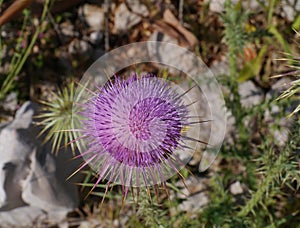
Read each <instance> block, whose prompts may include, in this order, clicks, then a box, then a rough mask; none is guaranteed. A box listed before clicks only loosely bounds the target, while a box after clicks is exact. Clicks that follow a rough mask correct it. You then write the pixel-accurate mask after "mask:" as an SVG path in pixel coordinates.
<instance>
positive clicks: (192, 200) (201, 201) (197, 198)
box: [178, 192, 209, 212]
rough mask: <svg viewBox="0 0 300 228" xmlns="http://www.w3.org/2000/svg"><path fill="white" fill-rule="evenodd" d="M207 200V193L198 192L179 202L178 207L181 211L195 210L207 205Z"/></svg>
mask: <svg viewBox="0 0 300 228" xmlns="http://www.w3.org/2000/svg"><path fill="white" fill-rule="evenodd" d="M208 202H209V198H208V196H207V194H206V193H204V192H200V193H198V194H196V195H193V196H191V197H189V198H188V199H187V200H185V201H183V202H182V203H181V204H179V206H178V208H179V210H181V211H188V212H196V211H199V209H201V208H203V207H204V206H205V205H207V204H208Z"/></svg>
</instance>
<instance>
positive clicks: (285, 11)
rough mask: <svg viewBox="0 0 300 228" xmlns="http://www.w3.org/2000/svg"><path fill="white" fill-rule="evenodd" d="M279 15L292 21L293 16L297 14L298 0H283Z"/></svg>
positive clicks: (298, 9)
mask: <svg viewBox="0 0 300 228" xmlns="http://www.w3.org/2000/svg"><path fill="white" fill-rule="evenodd" d="M281 4H282V12H281V15H282V16H284V17H286V18H287V19H288V20H289V21H294V19H295V17H296V16H298V15H299V11H300V1H299V0H285V1H282V3H281Z"/></svg>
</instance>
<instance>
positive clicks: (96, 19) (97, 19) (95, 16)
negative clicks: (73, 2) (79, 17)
mask: <svg viewBox="0 0 300 228" xmlns="http://www.w3.org/2000/svg"><path fill="white" fill-rule="evenodd" d="M82 13H83V16H84V19H85V20H86V22H87V24H88V25H89V26H90V28H91V29H92V30H93V31H103V30H104V24H105V9H104V8H103V7H99V6H96V5H91V4H84V5H83V7H82Z"/></svg>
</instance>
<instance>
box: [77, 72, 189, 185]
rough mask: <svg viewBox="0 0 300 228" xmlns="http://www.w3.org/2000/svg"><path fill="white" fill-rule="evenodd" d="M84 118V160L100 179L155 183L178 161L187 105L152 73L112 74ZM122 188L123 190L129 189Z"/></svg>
mask: <svg viewBox="0 0 300 228" xmlns="http://www.w3.org/2000/svg"><path fill="white" fill-rule="evenodd" d="M84 107H85V111H84V112H83V114H82V115H83V117H84V120H83V122H82V127H83V138H84V139H85V141H86V149H85V151H84V152H82V156H83V157H84V158H85V160H86V163H85V164H89V165H90V166H91V167H92V168H93V169H94V170H95V171H96V172H97V173H98V174H99V177H98V181H97V183H98V182H99V181H100V180H103V179H106V180H108V182H109V183H120V184H122V185H123V186H127V187H128V186H134V187H140V186H143V185H146V186H149V185H157V184H159V183H163V184H164V183H165V180H166V179H167V178H169V177H170V176H171V174H172V175H174V173H178V172H179V166H181V165H182V163H181V161H180V159H179V157H178V153H183V152H184V149H185V145H186V144H185V140H191V138H189V137H187V136H185V135H184V128H185V127H186V126H188V125H189V121H188V119H189V117H188V115H189V110H188V108H187V105H186V104H185V103H184V101H183V99H182V94H179V93H178V91H177V90H176V89H174V88H173V87H172V86H170V85H169V83H168V82H167V81H166V80H163V79H162V78H158V77H156V76H154V75H151V74H144V75H142V76H140V77H139V76H138V75H137V74H133V75H131V76H130V77H129V78H128V79H125V78H121V79H120V78H117V77H115V78H113V79H112V80H111V81H108V82H107V83H106V84H105V85H104V86H103V87H102V88H98V90H97V92H96V93H95V96H93V97H92V98H91V99H90V100H89V101H88V102H87V103H86V104H85V105H84ZM127 187H126V189H127Z"/></svg>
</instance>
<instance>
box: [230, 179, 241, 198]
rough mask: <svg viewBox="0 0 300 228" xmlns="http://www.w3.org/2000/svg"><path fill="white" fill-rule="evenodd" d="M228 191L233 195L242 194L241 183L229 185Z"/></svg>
mask: <svg viewBox="0 0 300 228" xmlns="http://www.w3.org/2000/svg"><path fill="white" fill-rule="evenodd" d="M229 191H230V192H231V194H233V195H238V194H242V193H243V188H242V186H241V183H240V182H239V181H236V182H234V183H233V184H231V185H230V187H229Z"/></svg>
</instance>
